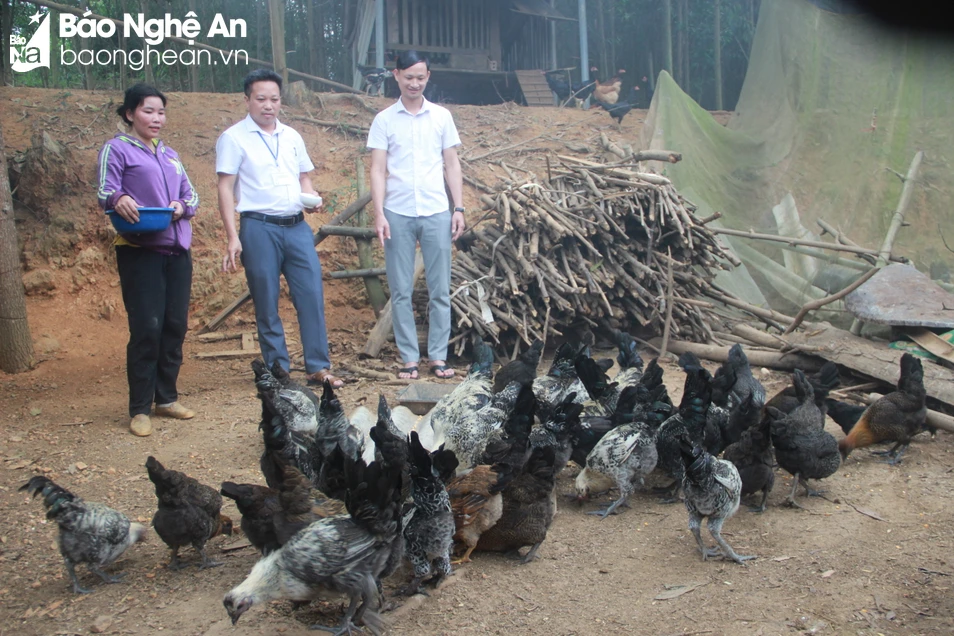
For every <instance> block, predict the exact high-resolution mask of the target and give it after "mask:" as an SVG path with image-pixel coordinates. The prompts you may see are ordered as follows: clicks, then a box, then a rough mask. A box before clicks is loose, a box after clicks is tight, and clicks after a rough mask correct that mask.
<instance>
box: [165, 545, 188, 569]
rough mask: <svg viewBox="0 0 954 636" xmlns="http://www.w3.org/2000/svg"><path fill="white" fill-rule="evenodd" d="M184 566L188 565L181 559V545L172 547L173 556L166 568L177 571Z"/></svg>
mask: <svg viewBox="0 0 954 636" xmlns="http://www.w3.org/2000/svg"><path fill="white" fill-rule="evenodd" d="M184 567H186V564H185V563H182V562H181V561H179V546H176V547H174V548H172V558H171V559H169V565H167V566H166V568H168V569H170V570H172V571H176V570H181V569H182V568H184Z"/></svg>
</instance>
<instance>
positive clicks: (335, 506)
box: [219, 453, 345, 555]
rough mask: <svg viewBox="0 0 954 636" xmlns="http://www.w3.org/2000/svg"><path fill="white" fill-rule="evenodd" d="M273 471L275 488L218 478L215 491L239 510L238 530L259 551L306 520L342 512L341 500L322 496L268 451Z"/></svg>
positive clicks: (287, 536)
mask: <svg viewBox="0 0 954 636" xmlns="http://www.w3.org/2000/svg"><path fill="white" fill-rule="evenodd" d="M269 455H270V458H271V460H272V462H274V472H275V473H276V474H282V475H283V479H282V483H281V485H280V488H279V489H273V488H267V487H265V486H259V485H257V484H236V483H234V482H231V481H226V482H222V487H221V489H220V490H219V492H220V493H221V494H222V496H224V497H228V498H229V499H233V500H234V501H235V504H236V507H238V510H239V512H241V513H242V523H241V527H242V532H243V533H244V534H245V536H246V537H247V538H248V540H249V542H250V543H251V544H252V545H253V546H255V547H256V548H257V549H258V550H259V551H260V552H261V553H262V554H263V555H268V554H270V553H272V552H274V551H275V550H277V549H278V548H280V547H281V546H283V545H284V544H285V543H287V542H288V540H289V539H290V538H291V537H293V536H294V535H295V534H296V533H297V532H298V531H299V530H301V529H302V528H304V527H306V526H308V525H309V524H311V523H313V522H315V521H317V520H318V519H323V518H325V517H330V516H333V515H336V514H343V513H344V510H345V508H344V503H342V502H340V501H338V500H336V499H326V498H324V497H322V496H321V494H320V493H319V492H318V490H316V489H315V488H314V486H313V484H312V483H311V481H309V480H308V478H307V477H305V476H304V475H303V474H302V473H301V471H299V470H298V469H297V468H295V467H294V466H292V465H290V464H285V463H284V462H282V460H281V458H280V457H279V456H278V455H277V454H276V453H271V454H269Z"/></svg>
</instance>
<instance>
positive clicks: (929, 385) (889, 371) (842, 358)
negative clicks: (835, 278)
mask: <svg viewBox="0 0 954 636" xmlns="http://www.w3.org/2000/svg"><path fill="white" fill-rule="evenodd" d="M784 339H785V340H786V341H787V342H789V343H791V344H792V345H796V346H800V347H806V348H810V349H813V350H815V351H817V355H819V356H821V357H823V358H825V359H826V360H831V361H832V362H834V363H836V364H840V365H842V366H844V367H847V368H849V369H851V370H853V371H855V372H857V373H858V374H860V375H862V376H867V377H870V378H876V379H878V380H881V381H883V382H887V383H888V384H897V383H898V374H899V373H900V372H901V355H902V354H903V353H904V352H903V351H898V350H897V349H890V348H889V347H888V345H886V344H883V343H880V342H874V341H872V340H866V339H865V338H861V337H859V336H853V335H851V334H850V333H848V332H847V331H844V330H842V329H837V328H835V327H832V326H831V325H829V324H827V323H813V324H811V325H808V326H806V329H805V331H799V332H796V333H792V334H789V335H787V336H785V338H784ZM923 366H924V388H925V390H926V391H927V394H928V397H930V398H934V399H935V400H940V401H941V402H944V403H945V404H948V405H950V406H954V371H951V370H950V369H947V368H945V367H942V366H940V365H938V364H934V363H933V362H929V361H927V360H925V361H924V362H923Z"/></svg>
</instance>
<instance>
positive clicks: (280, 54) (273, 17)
mask: <svg viewBox="0 0 954 636" xmlns="http://www.w3.org/2000/svg"><path fill="white" fill-rule="evenodd" d="M268 24H269V27H270V29H271V34H272V66H274V67H275V72H276V73H278V74H279V75H281V76H282V82H283V85H284V86H286V87H287V86H288V66H287V65H286V64H285V3H284V2H283V1H282V0H268Z"/></svg>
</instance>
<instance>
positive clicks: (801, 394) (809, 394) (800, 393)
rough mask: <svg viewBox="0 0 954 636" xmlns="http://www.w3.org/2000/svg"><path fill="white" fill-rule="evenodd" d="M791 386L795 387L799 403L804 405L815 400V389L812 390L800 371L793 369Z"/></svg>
mask: <svg viewBox="0 0 954 636" xmlns="http://www.w3.org/2000/svg"><path fill="white" fill-rule="evenodd" d="M792 384H793V385H794V386H795V395H796V396H797V397H798V401H799V402H800V403H802V404H804V403H805V402H811V401H812V400H814V399H815V389H814V388H812V383H811V382H810V381H809V380H808V378H807V377H805V374H804V373H803V372H802V370H801V369H795V372H794V373H793V374H792Z"/></svg>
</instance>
